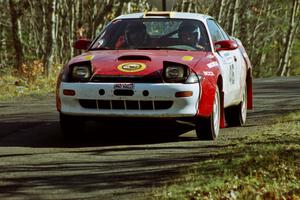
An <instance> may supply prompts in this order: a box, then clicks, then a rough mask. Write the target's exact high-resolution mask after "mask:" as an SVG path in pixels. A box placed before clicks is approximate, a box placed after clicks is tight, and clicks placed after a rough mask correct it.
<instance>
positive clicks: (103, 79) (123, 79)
mask: <svg viewBox="0 0 300 200" xmlns="http://www.w3.org/2000/svg"><path fill="white" fill-rule="evenodd" d="M91 81H92V82H97V83H162V82H163V81H162V78H161V76H160V75H159V76H158V75H156V76H149V75H148V76H100V75H95V76H94V77H93V78H92V80H91Z"/></svg>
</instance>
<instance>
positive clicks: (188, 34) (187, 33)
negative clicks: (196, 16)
mask: <svg viewBox="0 0 300 200" xmlns="http://www.w3.org/2000/svg"><path fill="white" fill-rule="evenodd" d="M200 36H201V33H200V28H199V26H197V25H196V24H194V23H192V22H182V23H181V24H180V26H179V28H178V37H179V39H180V40H181V42H182V44H184V45H189V46H193V47H197V48H201V46H200V45H199V41H200Z"/></svg>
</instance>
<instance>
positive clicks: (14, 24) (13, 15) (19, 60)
mask: <svg viewBox="0 0 300 200" xmlns="http://www.w3.org/2000/svg"><path fill="white" fill-rule="evenodd" d="M9 10H10V19H11V31H12V40H13V45H14V49H15V69H16V70H17V72H21V67H22V64H23V57H24V56H23V46H22V43H21V39H20V35H19V34H20V27H19V22H18V21H19V15H18V12H17V9H16V4H15V2H14V0H9Z"/></svg>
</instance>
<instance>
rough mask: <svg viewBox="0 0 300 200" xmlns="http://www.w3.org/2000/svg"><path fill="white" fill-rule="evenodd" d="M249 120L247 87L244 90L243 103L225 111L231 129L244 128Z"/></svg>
mask: <svg viewBox="0 0 300 200" xmlns="http://www.w3.org/2000/svg"><path fill="white" fill-rule="evenodd" d="M246 118H247V85H245V88H244V90H243V94H242V102H241V103H240V104H239V105H237V106H231V107H229V108H226V109H225V119H226V122H227V125H228V126H229V127H233V126H242V125H243V124H245V123H246Z"/></svg>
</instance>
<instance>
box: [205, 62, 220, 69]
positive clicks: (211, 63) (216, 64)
mask: <svg viewBox="0 0 300 200" xmlns="http://www.w3.org/2000/svg"><path fill="white" fill-rule="evenodd" d="M218 66H219V63H218V62H210V63H208V64H207V67H208V68H213V67H218Z"/></svg>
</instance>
